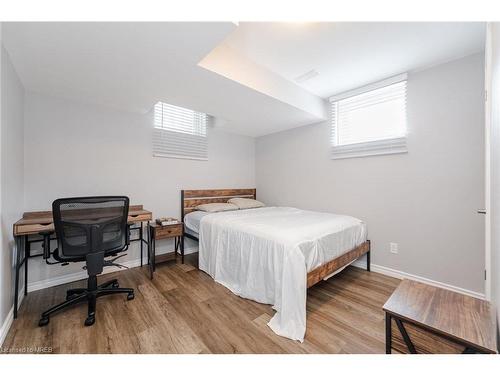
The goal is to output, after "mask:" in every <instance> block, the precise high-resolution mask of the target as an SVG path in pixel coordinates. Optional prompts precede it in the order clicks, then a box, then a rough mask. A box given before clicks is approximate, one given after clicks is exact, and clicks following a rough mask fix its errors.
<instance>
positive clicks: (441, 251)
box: [256, 54, 484, 293]
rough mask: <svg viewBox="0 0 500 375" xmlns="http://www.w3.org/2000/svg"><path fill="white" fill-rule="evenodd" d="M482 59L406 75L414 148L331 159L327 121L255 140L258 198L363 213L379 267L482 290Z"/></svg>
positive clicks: (410, 135)
mask: <svg viewBox="0 0 500 375" xmlns="http://www.w3.org/2000/svg"><path fill="white" fill-rule="evenodd" d="M483 64H484V57H483V55H482V54H478V55H474V56H470V57H467V58H464V59H461V60H458V61H453V62H450V63H447V64H443V65H439V66H435V67H432V68H430V69H427V70H424V71H420V72H415V73H410V74H409V79H408V104H407V105H408V127H409V129H408V130H409V134H408V150H409V152H408V154H400V155H387V156H375V157H366V158H355V159H343V160H330V158H329V137H330V125H329V123H328V122H323V123H319V124H316V125H312V126H306V127H302V128H298V129H294V130H290V131H285V132H281V133H277V134H273V135H269V136H265V137H261V138H258V139H257V144H256V158H257V159H256V170H257V193H258V196H259V199H262V200H263V201H265V202H266V203H268V204H276V205H291V206H296V207H300V208H306V209H313V210H320V211H328V212H336V213H342V214H348V215H352V216H356V217H359V218H361V219H363V220H365V221H366V223H367V225H368V232H369V238H370V239H371V240H372V248H373V251H372V254H373V255H372V262H373V263H374V264H377V265H380V266H384V267H389V268H392V269H396V270H399V271H403V272H407V273H410V274H414V275H417V276H420V277H425V278H429V279H432V280H435V281H439V282H443V283H447V284H450V285H452V286H456V287H460V288H465V289H467V290H470V291H473V292H479V293H483V292H484V281H483V275H484V274H483V272H484V217H483V216H482V215H478V214H477V213H476V210H477V209H478V208H481V207H482V206H483V205H484V98H483V96H484V94H483V92H484V91H483V89H484V66H483ZM390 242H396V243H398V244H399V254H398V255H394V254H391V253H390V252H389V243H390Z"/></svg>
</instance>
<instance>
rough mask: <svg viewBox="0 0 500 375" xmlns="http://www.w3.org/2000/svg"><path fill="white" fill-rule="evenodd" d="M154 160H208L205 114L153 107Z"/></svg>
mask: <svg viewBox="0 0 500 375" xmlns="http://www.w3.org/2000/svg"><path fill="white" fill-rule="evenodd" d="M153 156H161V157H170V158H183V159H198V160H208V137H207V114H206V113H201V112H196V111H193V110H190V109H187V108H182V107H177V106H175V105H172V104H167V103H162V102H158V103H156V104H155V107H154V131H153Z"/></svg>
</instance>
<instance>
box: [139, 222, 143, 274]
mask: <svg viewBox="0 0 500 375" xmlns="http://www.w3.org/2000/svg"><path fill="white" fill-rule="evenodd" d="M142 228H143V223H142V221H141V227H140V229H139V241H140V242H141V267H142V258H143V256H142V254H143V243H142V242H143V240H142V239H143V235H142V231H143V229H142Z"/></svg>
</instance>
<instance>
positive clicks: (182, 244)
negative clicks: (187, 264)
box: [181, 236, 184, 264]
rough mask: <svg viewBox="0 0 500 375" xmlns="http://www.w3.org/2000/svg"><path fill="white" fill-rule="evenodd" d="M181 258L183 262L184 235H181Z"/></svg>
mask: <svg viewBox="0 0 500 375" xmlns="http://www.w3.org/2000/svg"><path fill="white" fill-rule="evenodd" d="M181 260H182V264H184V236H181Z"/></svg>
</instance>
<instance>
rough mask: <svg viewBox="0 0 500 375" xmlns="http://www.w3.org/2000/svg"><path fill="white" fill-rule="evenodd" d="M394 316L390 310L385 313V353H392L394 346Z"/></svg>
mask: <svg viewBox="0 0 500 375" xmlns="http://www.w3.org/2000/svg"><path fill="white" fill-rule="evenodd" d="M391 320H392V316H391V314H389V313H388V312H386V313H385V354H391V352H392V351H391V347H392V324H391Z"/></svg>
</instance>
